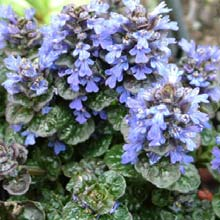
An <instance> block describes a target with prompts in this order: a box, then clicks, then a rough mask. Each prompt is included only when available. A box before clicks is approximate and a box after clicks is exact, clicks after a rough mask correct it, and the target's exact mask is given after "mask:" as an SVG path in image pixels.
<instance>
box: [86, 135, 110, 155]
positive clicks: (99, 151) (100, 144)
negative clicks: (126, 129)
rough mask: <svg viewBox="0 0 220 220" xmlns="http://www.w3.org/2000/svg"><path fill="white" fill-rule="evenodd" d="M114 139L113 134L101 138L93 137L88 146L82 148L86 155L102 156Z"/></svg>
mask: <svg viewBox="0 0 220 220" xmlns="http://www.w3.org/2000/svg"><path fill="white" fill-rule="evenodd" d="M111 141H112V136H110V135H107V136H104V137H101V138H99V139H93V140H92V141H91V142H89V143H88V147H85V148H84V149H82V151H83V153H82V154H83V156H84V157H100V156H102V155H103V154H104V153H105V152H106V151H107V150H108V148H109V146H110V144H111Z"/></svg>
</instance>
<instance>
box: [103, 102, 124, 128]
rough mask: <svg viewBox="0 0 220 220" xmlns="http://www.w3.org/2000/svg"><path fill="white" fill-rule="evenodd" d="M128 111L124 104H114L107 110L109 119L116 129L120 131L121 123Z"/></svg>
mask: <svg viewBox="0 0 220 220" xmlns="http://www.w3.org/2000/svg"><path fill="white" fill-rule="evenodd" d="M126 113H127V111H126V109H125V108H124V107H123V106H113V107H112V108H109V109H108V110H107V116H108V121H109V122H110V123H111V124H112V126H113V128H114V129H115V130H116V131H120V128H121V123H122V120H123V118H124V117H125V115H126Z"/></svg>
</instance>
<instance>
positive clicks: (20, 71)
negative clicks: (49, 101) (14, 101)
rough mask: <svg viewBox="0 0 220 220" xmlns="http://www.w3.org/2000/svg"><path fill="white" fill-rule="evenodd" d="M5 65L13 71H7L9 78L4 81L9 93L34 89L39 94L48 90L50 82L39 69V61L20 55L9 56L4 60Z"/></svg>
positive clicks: (27, 91) (26, 91)
mask: <svg viewBox="0 0 220 220" xmlns="http://www.w3.org/2000/svg"><path fill="white" fill-rule="evenodd" d="M4 63H5V66H6V67H7V68H8V69H9V70H10V71H11V72H7V74H6V76H7V79H6V81H5V82H3V83H2V85H3V86H4V88H5V89H6V90H7V92H8V93H9V94H17V93H21V92H24V93H25V94H27V93H29V91H32V92H33V91H34V92H35V93H36V95H37V96H39V95H42V94H44V93H45V92H46V91H47V90H48V82H47V80H45V79H44V76H43V73H42V72H39V70H38V69H37V67H38V66H37V65H36V64H37V63H33V62H31V61H30V60H29V59H25V58H23V59H21V57H20V56H18V57H14V56H9V57H8V58H6V59H5V60H4Z"/></svg>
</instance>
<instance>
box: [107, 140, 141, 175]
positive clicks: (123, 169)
mask: <svg viewBox="0 0 220 220" xmlns="http://www.w3.org/2000/svg"><path fill="white" fill-rule="evenodd" d="M122 153H123V149H122V145H120V144H119V145H115V146H113V147H112V148H111V149H110V150H109V151H108V152H107V153H106V154H105V158H104V162H105V163H106V165H107V166H108V168H109V169H110V170H114V171H116V172H118V173H120V174H121V175H123V176H125V177H130V178H132V177H133V178H135V177H137V175H138V174H137V172H136V170H135V169H134V166H132V165H130V164H127V165H123V164H122V163H121V156H122Z"/></svg>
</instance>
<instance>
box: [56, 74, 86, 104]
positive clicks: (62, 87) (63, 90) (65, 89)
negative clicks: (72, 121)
mask: <svg viewBox="0 0 220 220" xmlns="http://www.w3.org/2000/svg"><path fill="white" fill-rule="evenodd" d="M55 86H56V89H57V92H58V95H59V96H61V97H62V98H63V99H65V100H73V99H75V98H77V97H78V96H79V95H82V94H80V93H79V92H73V90H72V89H71V88H70V86H69V85H68V84H67V82H66V79H65V78H60V77H58V78H56V81H55Z"/></svg>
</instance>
